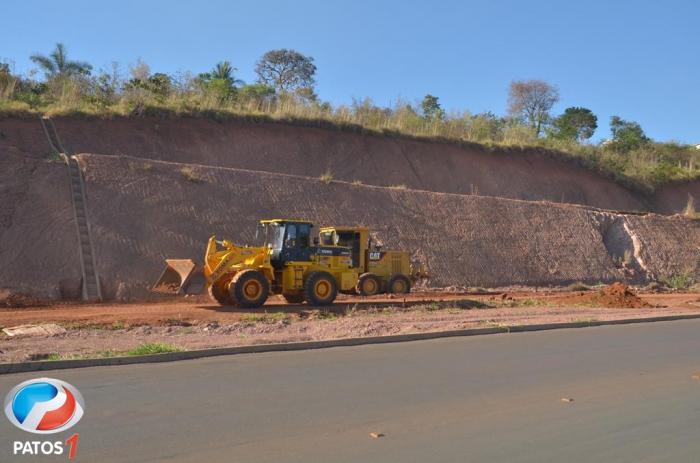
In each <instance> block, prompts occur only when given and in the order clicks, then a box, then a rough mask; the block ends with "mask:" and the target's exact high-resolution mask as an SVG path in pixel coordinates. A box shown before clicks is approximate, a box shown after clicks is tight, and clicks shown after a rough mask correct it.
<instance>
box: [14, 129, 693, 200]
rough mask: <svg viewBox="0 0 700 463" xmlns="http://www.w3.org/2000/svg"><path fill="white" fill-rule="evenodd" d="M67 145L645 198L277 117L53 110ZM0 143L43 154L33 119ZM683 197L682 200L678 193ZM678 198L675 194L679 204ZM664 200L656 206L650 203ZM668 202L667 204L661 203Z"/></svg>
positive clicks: (504, 189) (584, 196)
mask: <svg viewBox="0 0 700 463" xmlns="http://www.w3.org/2000/svg"><path fill="white" fill-rule="evenodd" d="M54 120H55V124H56V127H57V129H58V132H59V134H60V136H61V139H62V141H63V144H64V145H65V148H66V149H67V150H69V151H70V152H89V153H102V154H121V155H129V156H135V157H143V158H149V159H158V160H164V161H174V162H185V163H195V164H202V165H211V166H220V167H233V168H240V169H251V170H261V171H268V172H279V173H286V174H295V175H303V176H308V177H314V178H318V177H319V176H321V175H322V174H324V173H326V172H331V173H332V175H333V177H334V178H335V179H336V180H345V181H348V182H352V181H355V180H358V181H361V182H363V183H365V184H371V185H379V186H392V185H405V186H407V187H408V188H412V189H420V190H427V191H437V192H447V193H458V194H475V195H481V196H495V197H504V198H513V199H524V200H547V201H552V202H560V203H574V204H584V205H590V206H595V207H600V208H604V209H612V210H626V211H631V210H648V208H649V205H648V201H647V198H644V197H641V195H639V194H638V193H635V192H631V191H629V190H627V189H625V188H624V187H622V186H620V185H619V184H617V183H615V182H613V181H612V180H610V179H608V178H605V177H603V176H601V175H598V174H596V173H594V172H591V171H589V170H587V169H584V168H582V167H579V166H577V165H575V164H573V163H571V162H566V161H559V160H556V159H554V158H552V157H550V156H547V155H545V154H543V153H540V152H537V151H532V152H522V151H520V150H519V149H517V148H514V149H512V150H508V149H496V150H493V151H489V150H488V149H486V148H484V147H481V146H480V145H476V144H473V145H467V146H456V145H454V144H448V143H433V142H426V141H417V140H413V139H410V138H405V137H396V136H377V135H367V134H360V133H352V132H347V131H342V130H333V129H328V128H314V127H302V126H295V125H290V124H285V123H270V122H267V123H251V122H245V121H228V122H217V121H215V120H211V119H196V118H178V119H161V118H154V117H145V118H137V119H134V118H132V119H128V118H115V119H109V120H106V119H81V118H74V117H59V118H55V119H54ZM0 133H2V134H3V135H2V136H0V151H2V150H5V149H7V148H8V147H11V149H13V150H16V151H21V152H23V153H29V154H30V155H32V156H39V157H41V156H45V155H46V153H47V152H48V146H47V145H46V142H45V140H44V137H43V135H42V132H41V126H40V124H39V121H38V119H16V118H12V119H0ZM684 201H685V200H684ZM683 204H685V202H684V203H683ZM658 206H659V207H664V204H663V203H662V204H659V205H658ZM669 207H670V208H671V209H673V207H675V206H669Z"/></svg>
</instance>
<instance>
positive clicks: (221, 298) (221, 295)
mask: <svg viewBox="0 0 700 463" xmlns="http://www.w3.org/2000/svg"><path fill="white" fill-rule="evenodd" d="M229 281H230V280H224V281H223V282H221V280H219V281H217V282H215V283H213V284H212V285H211V286H209V288H208V289H207V292H208V293H209V297H210V298H212V299H213V300H215V301H216V302H218V303H219V304H221V305H236V301H234V300H233V299H231V295H230V294H229V292H228V289H227V286H228V282H229Z"/></svg>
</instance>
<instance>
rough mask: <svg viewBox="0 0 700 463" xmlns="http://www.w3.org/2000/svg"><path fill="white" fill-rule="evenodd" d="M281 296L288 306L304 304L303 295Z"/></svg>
mask: <svg viewBox="0 0 700 463" xmlns="http://www.w3.org/2000/svg"><path fill="white" fill-rule="evenodd" d="M282 296H283V297H284V299H285V300H286V301H287V302H289V303H290V304H301V303H302V302H304V295H303V294H283V295H282Z"/></svg>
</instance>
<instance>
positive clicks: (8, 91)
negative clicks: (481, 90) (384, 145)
mask: <svg viewBox="0 0 700 463" xmlns="http://www.w3.org/2000/svg"><path fill="white" fill-rule="evenodd" d="M32 59H33V60H34V62H35V63H36V64H37V66H38V67H39V69H40V70H41V71H43V73H44V76H43V79H37V78H35V75H34V74H32V75H29V76H21V75H16V74H14V73H13V72H11V69H10V66H9V65H7V64H3V63H0V113H4V114H16V115H27V114H39V113H42V114H48V115H68V114H86V115H93V116H97V117H111V116H114V115H128V116H134V117H138V116H144V115H162V116H178V115H189V116H198V117H212V118H231V117H233V118H238V117H247V118H252V119H256V118H258V119H274V120H285V121H289V122H292V123H303V124H309V123H311V124H323V125H324V126H333V127H337V128H339V129H352V130H366V131H370V132H374V133H380V134H385V135H407V136H414V137H427V138H433V139H441V140H445V141H453V142H458V143H459V142H475V143H480V144H484V145H487V146H488V145H490V146H513V145H515V146H520V147H536V148H540V149H541V148H546V149H549V150H552V152H555V154H556V155H559V156H564V157H567V158H573V159H575V160H577V161H578V162H579V163H580V164H581V165H583V166H585V167H587V168H589V169H591V170H594V171H597V172H601V173H603V174H605V175H608V176H611V177H612V178H614V179H615V180H616V181H618V182H620V183H622V184H625V185H626V186H631V187H636V188H638V189H642V190H646V191H652V190H654V189H655V188H656V187H658V186H660V185H663V184H665V183H669V182H672V181H679V180H689V179H694V178H699V177H700V150H698V149H696V148H695V147H694V146H689V145H681V144H678V143H661V142H655V141H653V140H651V139H649V138H648V137H647V136H646V135H645V134H644V131H643V130H642V128H641V127H640V126H639V124H637V123H635V122H631V121H625V120H623V119H621V118H619V117H613V118H612V120H611V121H610V122H611V133H612V137H611V138H610V140H608V141H606V142H605V143H602V144H600V145H593V144H590V143H589V142H588V141H587V140H588V139H589V138H590V137H591V136H592V134H593V131H594V130H595V129H596V128H597V118H596V116H595V115H594V114H593V113H592V112H590V110H588V109H586V108H567V110H566V111H565V112H564V113H563V114H561V115H559V116H556V117H555V116H553V115H551V114H550V110H551V107H552V105H553V104H554V103H555V102H556V101H558V99H559V93H558V90H557V89H556V87H554V86H551V85H549V84H547V83H545V82H542V81H521V82H513V84H512V85H511V91H510V97H509V108H510V110H509V114H508V115H507V116H504V117H501V116H497V115H495V114H493V113H482V114H472V113H470V112H468V111H464V112H454V113H450V114H447V113H446V112H445V111H444V110H443V109H442V107H441V105H440V103H439V99H438V98H437V97H435V96H433V95H426V96H425V98H424V99H423V100H422V101H421V102H420V103H413V104H412V103H409V102H406V101H397V102H396V103H394V104H393V105H392V106H391V107H379V106H377V105H375V104H373V102H372V101H371V100H369V99H364V100H354V101H353V103H352V104H351V105H339V106H333V105H331V104H330V103H328V102H324V101H322V100H321V99H320V98H319V97H318V95H316V93H315V92H314V83H315V81H314V75H315V72H316V67H315V65H314V64H313V59H312V58H310V57H306V56H304V55H301V54H299V53H297V52H295V51H293V50H273V51H271V52H268V53H266V54H265V55H264V56H263V57H262V58H261V59H260V61H259V62H258V63H257V67H256V72H257V74H258V76H259V79H258V82H256V83H253V84H244V83H243V82H241V81H240V80H238V79H236V78H235V72H236V69H235V68H233V67H232V65H231V64H230V63H228V62H227V61H223V62H221V63H219V64H217V65H216V66H215V67H214V68H213V69H212V70H211V71H210V72H205V73H200V74H197V75H194V74H192V73H189V72H185V73H179V74H177V75H167V74H164V73H158V72H156V73H153V72H151V70H150V68H149V67H148V66H147V65H146V64H145V63H143V62H138V63H137V64H135V65H133V66H131V67H130V69H129V71H128V74H125V73H124V72H122V71H121V70H120V69H119V68H118V67H117V66H115V67H114V68H113V69H111V70H109V71H105V70H102V71H99V72H93V69H92V66H91V65H90V64H89V63H84V62H80V61H70V60H68V58H67V56H66V50H65V48H64V47H63V46H62V45H60V44H59V45H58V46H57V47H56V49H55V50H54V51H53V52H52V53H51V54H50V55H48V56H44V55H35V56H33V57H32ZM541 95H544V96H545V98H539V97H540V96H541Z"/></svg>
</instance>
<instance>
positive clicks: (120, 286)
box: [3, 155, 700, 300]
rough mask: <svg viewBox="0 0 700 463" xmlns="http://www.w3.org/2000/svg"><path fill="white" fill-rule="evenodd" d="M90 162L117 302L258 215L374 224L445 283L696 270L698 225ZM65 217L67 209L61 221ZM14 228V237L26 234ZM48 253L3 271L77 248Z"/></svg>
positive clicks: (595, 278)
mask: <svg viewBox="0 0 700 463" xmlns="http://www.w3.org/2000/svg"><path fill="white" fill-rule="evenodd" d="M80 160H81V161H80V162H81V164H82V166H83V169H84V175H85V180H86V185H87V192H88V206H89V209H90V215H91V219H92V230H93V240H94V243H95V252H96V256H97V266H98V271H99V272H100V275H101V278H102V280H103V283H104V286H105V291H104V293H105V295H107V297H110V298H117V299H125V300H128V299H133V298H141V297H146V296H148V295H149V293H148V292H147V285H148V283H149V282H152V281H153V280H154V279H155V278H157V276H158V275H159V272H160V270H161V268H162V262H163V259H164V258H165V257H183V258H192V259H196V260H200V259H201V254H202V252H203V244H204V243H205V241H206V239H207V238H208V237H209V236H210V235H211V234H216V235H218V236H221V237H226V238H228V239H232V240H234V241H236V242H241V243H245V242H251V241H252V240H253V234H254V230H255V223H256V221H257V219H259V218H262V217H277V216H287V217H297V218H306V219H310V220H313V221H314V222H315V223H317V224H319V225H320V224H347V223H352V224H359V225H366V226H369V227H370V228H371V229H372V230H374V231H375V232H376V238H377V240H378V241H379V242H382V243H384V245H385V246H386V247H388V248H403V249H409V250H412V251H413V253H414V254H413V258H414V259H415V260H418V261H421V262H423V263H425V264H427V265H428V267H429V269H430V272H431V274H432V278H431V281H430V284H431V285H432V286H436V287H441V286H452V285H455V286H486V287H489V286H500V285H504V284H521V285H531V286H532V285H553V284H559V285H563V284H568V283H571V282H575V281H585V282H590V283H596V282H599V281H602V282H609V281H614V280H620V279H628V280H632V281H644V280H645V279H647V278H648V277H649V276H651V275H654V276H657V275H666V272H668V271H672V270H674V269H682V270H683V271H689V272H692V273H693V274H694V275H695V277H696V278H697V277H700V262H699V260H698V258H699V256H700V252H696V251H695V248H693V243H698V242H700V222H698V221H691V220H684V219H681V218H672V217H661V216H654V215H651V216H625V215H619V214H610V213H601V212H597V211H593V210H589V209H586V208H581V207H576V206H568V205H559V204H550V203H534V202H525V201H514V200H504V199H497V198H485V197H478V196H463V195H453V194H444V193H429V192H424V191H413V190H404V189H397V188H382V187H371V186H365V185H352V184H349V183H345V182H331V183H330V184H326V183H324V182H322V181H320V180H317V179H310V178H304V177H296V176H290V175H280V174H271V173H260V172H252V171H244V170H237V169H227V168H215V167H202V166H186V165H182V164H175V163H165V162H158V161H146V160H142V159H138V158H126V157H116V156H100V155H81V156H80ZM58 167H60V166H58ZM67 204H70V202H69V201H68V202H67ZM69 219H70V210H69V211H65V215H64V217H63V218H62V220H65V221H68V222H70V220H69ZM58 233H59V231H57V232H56V233H55V234H54V236H58ZM15 234H16V236H15V237H14V240H15V241H13V242H19V241H21V240H23V239H24V236H23V235H21V234H20V233H19V232H16V233H15ZM676 236H683V237H684V240H683V241H678V242H676V241H674V237H676ZM60 239H63V240H69V241H70V240H75V237H74V232H72V231H71V232H68V231H67V230H65V229H61V230H60ZM657 240H661V241H663V240H665V241H663V245H662V246H661V247H660V248H659V249H660V252H655V251H654V250H653V249H651V250H650V249H646V248H645V246H649V247H651V248H653V247H654V246H655V244H653V243H655V242H656V241H657ZM648 243H652V244H648ZM10 246H12V244H10ZM52 249H53V250H54V251H55V252H56V253H58V254H57V255H52V257H51V259H46V260H45V261H40V260H35V259H26V260H25V261H24V262H23V265H24V267H23V268H22V269H21V271H22V272H24V273H21V274H20V273H16V272H17V270H16V269H15V267H17V266H13V267H12V268H6V267H5V266H3V271H4V272H5V279H6V281H9V282H11V283H20V282H24V283H26V282H27V281H33V280H32V279H33V278H34V275H37V276H40V277H41V278H46V279H45V280H42V281H43V282H44V283H45V284H47V285H49V284H50V286H51V287H54V288H55V287H56V286H57V284H58V282H57V280H58V279H59V277H62V275H64V274H65V273H66V272H65V270H66V268H65V267H66V264H65V263H66V262H70V259H75V252H74V251H72V250H71V247H69V246H58V247H56V248H52ZM59 254H60V255H59ZM32 255H35V254H32ZM18 268H19V267H18ZM77 268H78V266H77V263H76V264H75V267H74V268H73V269H71V272H73V273H75V272H76V271H77ZM45 289H46V288H45Z"/></svg>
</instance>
